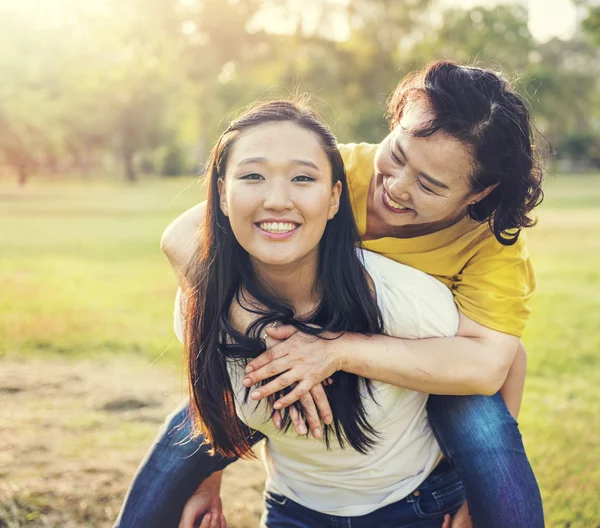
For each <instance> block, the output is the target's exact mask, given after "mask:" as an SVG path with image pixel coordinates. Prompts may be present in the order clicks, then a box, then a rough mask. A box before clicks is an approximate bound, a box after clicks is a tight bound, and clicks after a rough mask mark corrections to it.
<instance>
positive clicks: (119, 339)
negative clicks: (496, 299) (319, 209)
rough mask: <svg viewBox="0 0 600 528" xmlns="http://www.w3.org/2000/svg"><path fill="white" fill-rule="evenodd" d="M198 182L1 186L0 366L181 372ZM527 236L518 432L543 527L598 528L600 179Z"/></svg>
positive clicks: (565, 199)
mask: <svg viewBox="0 0 600 528" xmlns="http://www.w3.org/2000/svg"><path fill="white" fill-rule="evenodd" d="M200 196H201V190H200V188H199V187H198V186H197V185H196V184H195V183H192V181H191V179H184V178H181V179H173V180H168V181H159V180H148V181H144V182H141V183H140V184H139V185H137V186H129V185H125V184H123V185H120V184H117V183H106V184H89V183H88V184H85V185H84V184H73V183H70V184H67V183H61V184H60V185H59V184H55V185H50V184H34V185H31V186H30V187H27V188H25V189H16V188H14V187H12V186H10V185H8V184H3V185H0V247H1V248H2V250H1V253H0V291H1V292H2V295H0V355H1V356H4V357H7V358H11V359H16V358H24V359H27V358H32V357H36V358H40V357H46V356H48V355H50V356H56V355H60V356H68V357H71V358H73V360H77V359H78V358H82V357H96V356H105V355H115V354H127V355H130V356H135V355H137V356H141V357H142V358H144V359H146V360H148V361H152V360H155V359H157V358H160V361H161V362H163V363H165V364H168V365H173V364H174V363H176V362H177V361H179V355H180V347H179V346H178V345H177V344H176V341H175V338H174V337H173V332H172V329H171V321H172V319H171V307H172V301H173V293H174V288H175V280H174V277H173V275H172V273H171V272H170V271H169V267H168V265H167V261H166V259H165V258H164V257H163V256H162V254H161V253H160V250H159V240H160V235H161V233H162V231H163V229H164V227H165V226H166V225H167V224H168V223H169V222H170V221H171V220H172V219H173V218H175V217H176V216H177V215H178V214H179V213H180V212H182V211H183V210H185V209H186V208H188V207H189V206H191V205H192V204H194V203H196V202H197V201H198V200H199V197H200ZM546 196H547V198H546V201H545V203H544V205H543V206H542V207H541V208H540V211H539V217H540V221H539V225H538V226H537V227H535V228H534V229H532V230H531V231H530V232H529V233H528V240H529V247H530V250H531V253H532V256H533V259H534V264H535V267H536V271H537V277H538V294H537V296H536V298H535V300H534V303H533V308H534V313H533V316H532V319H531V322H530V324H529V326H528V329H527V331H526V334H525V337H524V339H525V342H526V345H527V348H528V351H529V373H528V381H527V388H526V394H525V400H524V406H523V410H522V413H521V417H520V423H521V430H522V432H523V436H524V438H525V441H526V446H527V450H528V454H529V456H530V459H531V461H532V464H533V466H534V469H535V471H536V474H537V476H538V478H539V481H540V484H541V487H542V492H543V496H544V502H545V509H546V514H547V524H548V526H549V527H565V528H566V527H570V528H576V527H578V528H579V527H581V528H596V527H599V526H600V501H599V500H598V499H597V491H598V489H600V413H599V410H600V390H598V386H599V385H600V175H596V176H592V175H590V176H578V177H571V176H561V177H555V178H551V179H550V180H549V181H548V184H547V186H546Z"/></svg>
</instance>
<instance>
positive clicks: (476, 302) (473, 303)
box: [452, 233, 535, 337]
mask: <svg viewBox="0 0 600 528" xmlns="http://www.w3.org/2000/svg"><path fill="white" fill-rule="evenodd" d="M534 292H535V274H534V271H533V266H532V264H531V259H530V258H529V253H528V251H527V248H526V247H525V242H524V237H523V233H521V236H520V237H519V240H518V241H517V243H516V244H514V245H513V246H502V245H501V244H499V243H498V242H497V241H496V240H495V239H493V238H490V239H488V241H486V243H485V244H484V246H483V247H482V248H480V250H479V251H477V252H476V253H475V254H474V255H473V257H472V258H471V259H470V261H469V262H468V263H467V265H466V266H465V267H464V268H463V270H462V271H461V272H460V273H459V275H458V276H457V277H455V280H454V281H453V283H452V293H453V294H454V301H455V303H456V304H457V306H458V308H459V309H460V311H461V312H462V313H463V314H464V315H466V316H467V317H469V318H470V319H473V320H474V321H476V322H478V323H479V324H482V325H483V326H486V327H488V328H491V329H492V330H497V331H499V332H504V333H506V334H512V335H515V336H517V337H520V336H521V334H522V333H523V330H524V329H525V324H526V323H527V319H528V318H529V314H530V312H531V309H530V308H529V301H530V300H531V297H532V296H533V294H534Z"/></svg>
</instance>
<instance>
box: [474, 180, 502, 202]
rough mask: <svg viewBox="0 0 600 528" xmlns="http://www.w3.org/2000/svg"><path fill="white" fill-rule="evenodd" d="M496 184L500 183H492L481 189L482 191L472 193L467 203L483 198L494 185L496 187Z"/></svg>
mask: <svg viewBox="0 0 600 528" xmlns="http://www.w3.org/2000/svg"><path fill="white" fill-rule="evenodd" d="M498 185H500V183H499V182H498V183H495V184H494V185H490V186H489V187H486V188H485V189H483V191H481V192H478V193H477V194H473V195H472V196H471V198H470V200H469V203H473V202H475V203H477V202H480V201H481V200H483V199H484V198H485V197H486V196H487V195H488V194H490V193H491V192H492V191H493V190H494V189H495V188H496V187H498Z"/></svg>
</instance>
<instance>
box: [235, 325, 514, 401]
mask: <svg viewBox="0 0 600 528" xmlns="http://www.w3.org/2000/svg"><path fill="white" fill-rule="evenodd" d="M290 331H291V330H290V327H281V328H275V329H271V328H269V329H268V330H267V332H268V333H269V335H271V337H273V338H276V339H280V340H283V339H286V337H289V338H288V339H287V340H285V341H282V342H281V343H279V344H277V345H275V346H274V347H272V348H271V349H270V350H268V351H267V352H265V353H263V354H261V355H260V356H259V357H258V358H256V359H254V360H253V361H251V362H250V363H249V365H248V367H249V370H248V374H247V376H246V379H245V380H244V384H246V386H251V385H254V384H256V383H257V382H258V381H261V380H264V379H267V378H269V377H271V376H274V375H276V374H279V373H284V374H283V375H281V376H279V377H277V378H276V379H274V380H273V381H271V382H269V383H268V384H266V385H263V386H261V387H257V388H256V390H255V391H253V393H252V394H251V397H252V399H255V400H257V399H261V398H264V397H266V396H268V395H270V394H273V393H274V392H276V391H278V390H281V389H282V388H283V387H287V386H289V385H292V384H293V383H296V382H297V383H298V385H297V386H296V387H295V388H294V389H293V390H292V391H291V392H290V393H289V394H288V395H286V396H285V397H283V398H282V399H281V400H279V401H280V403H281V407H286V406H288V405H290V404H291V403H293V402H294V401H296V400H297V399H298V398H300V397H302V396H303V395H304V394H305V393H306V392H307V391H308V390H310V388H311V387H312V386H314V385H315V384H317V383H320V382H321V381H322V380H324V379H326V378H328V377H330V376H331V375H332V374H333V373H334V372H335V371H337V370H344V371H346V372H351V373H353V374H357V375H359V376H362V377H365V378H369V379H372V380H377V381H382V382H384V383H390V384H392V385H396V386H399V387H405V388H407V389H411V390H415V391H419V392H426V393H430V394H456V395H468V394H484V395H491V394H495V393H496V392H498V391H499V390H500V388H501V387H502V385H503V384H504V381H505V380H506V377H507V374H508V371H509V369H510V366H511V364H512V362H513V360H514V357H515V354H516V351H517V346H518V343H519V338H518V337H515V336H511V335H508V334H503V333H501V332H496V331H495V330H490V329H489V328H486V327H485V326H482V325H480V324H478V323H476V322H474V321H472V320H470V319H468V318H467V317H464V316H462V315H461V318H460V325H459V329H458V335H457V336H456V337H444V338H430V339H401V338H396V337H390V336H383V335H374V336H365V335H362V334H345V335H344V336H342V337H340V338H339V339H333V340H325V339H316V338H313V337H312V336H306V335H304V334H301V333H300V332H296V333H295V334H294V335H291V336H289V335H286V332H290ZM275 407H276V408H278V407H279V406H277V405H275Z"/></svg>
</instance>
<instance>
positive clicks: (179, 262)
mask: <svg viewBox="0 0 600 528" xmlns="http://www.w3.org/2000/svg"><path fill="white" fill-rule="evenodd" d="M205 215H206V201H204V202H202V203H200V204H198V205H196V206H194V207H192V208H191V209H188V210H187V211H185V212H184V213H183V214H182V215H180V216H178V217H177V218H176V219H175V220H173V222H171V223H170V224H169V226H168V227H167V228H166V229H165V232H164V233H163V235H162V237H161V239H160V248H161V250H162V251H163V253H164V254H165V255H166V256H167V258H168V259H169V262H170V263H171V266H172V267H173V270H174V271H175V273H176V274H177V278H178V279H180V274H181V273H182V270H183V269H184V268H185V265H186V264H187V263H188V262H189V260H190V259H191V257H192V255H193V253H194V251H195V250H196V249H197V242H198V235H199V233H200V231H201V229H202V226H203V224H204V218H205ZM180 284H181V281H180Z"/></svg>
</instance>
